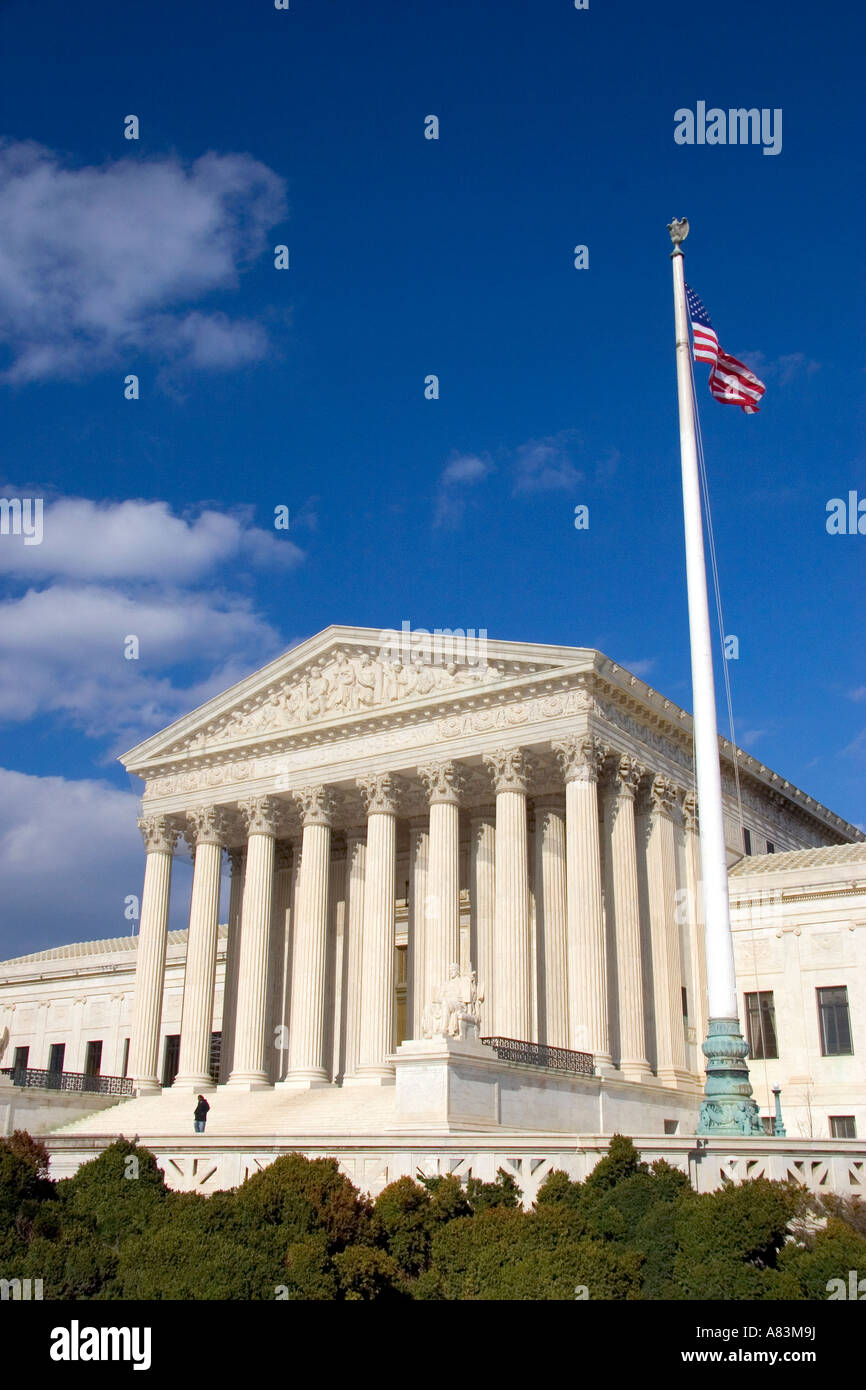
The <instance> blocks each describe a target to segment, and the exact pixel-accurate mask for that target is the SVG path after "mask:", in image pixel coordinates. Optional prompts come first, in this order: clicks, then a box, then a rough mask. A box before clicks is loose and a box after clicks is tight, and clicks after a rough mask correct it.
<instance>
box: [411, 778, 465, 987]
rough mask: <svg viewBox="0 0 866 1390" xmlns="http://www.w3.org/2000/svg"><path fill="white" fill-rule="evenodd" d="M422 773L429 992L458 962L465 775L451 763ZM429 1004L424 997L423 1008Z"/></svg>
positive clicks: (427, 983)
mask: <svg viewBox="0 0 866 1390" xmlns="http://www.w3.org/2000/svg"><path fill="white" fill-rule="evenodd" d="M418 773H419V775H420V777H421V779H422V781H423V782H424V785H425V786H426V788H427V796H428V799H429V802H430V846H429V856H428V861H427V902H426V911H425V917H426V923H427V930H426V933H425V935H426V953H425V954H426V962H427V963H426V966H425V972H424V973H425V977H426V987H427V990H428V991H429V990H431V989H437V988H438V987H439V986H440V985H441V984H443V983H444V982H445V980H447V978H448V967H449V966H450V965H451V964H452V962H455V961H456V963H457V964H458V965H459V964H460V792H461V790H462V788H463V784H464V779H463V774H462V771H461V769H460V768H459V767H458V765H457V764H456V763H453V762H440V763H432V764H431V765H430V766H428V767H419V769H418ZM429 1003H430V1000H429V999H426V998H425V999H424V1000H423V1002H422V1008H426V1007H427V1005H428V1004H429Z"/></svg>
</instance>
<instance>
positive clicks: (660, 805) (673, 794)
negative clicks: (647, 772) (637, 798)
mask: <svg viewBox="0 0 866 1390" xmlns="http://www.w3.org/2000/svg"><path fill="white" fill-rule="evenodd" d="M676 799H677V786H676V783H675V782H673V781H671V779H670V777H665V776H663V775H662V774H661V773H656V775H655V776H654V777H653V779H652V781H651V782H650V784H649V786H648V787H647V793H646V808H647V810H648V811H649V812H650V813H651V814H652V815H656V816H672V815H673V809H674V804H675V802H676Z"/></svg>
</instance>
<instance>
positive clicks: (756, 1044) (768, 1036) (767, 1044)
mask: <svg viewBox="0 0 866 1390" xmlns="http://www.w3.org/2000/svg"><path fill="white" fill-rule="evenodd" d="M746 1037H747V1038H748V1042H749V1052H750V1054H751V1056H752V1057H761V1058H763V1057H778V1055H779V1044H778V1042H777V1041H776V1010H775V1007H774V1005H773V991H772V990H771V989H765V990H761V991H760V992H759V993H757V994H747V995H746Z"/></svg>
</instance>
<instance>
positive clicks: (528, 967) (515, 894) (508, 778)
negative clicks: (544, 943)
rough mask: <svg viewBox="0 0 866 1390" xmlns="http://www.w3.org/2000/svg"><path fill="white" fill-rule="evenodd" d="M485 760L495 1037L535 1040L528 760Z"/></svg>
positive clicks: (508, 754)
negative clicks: (490, 811)
mask: <svg viewBox="0 0 866 1390" xmlns="http://www.w3.org/2000/svg"><path fill="white" fill-rule="evenodd" d="M485 761H486V762H487V764H488V766H489V767H490V768H491V770H492V772H493V777H494V785H495V787H496V910H495V928H494V934H495V941H494V965H493V976H494V986H493V988H494V997H495V1001H496V1005H495V1007H496V1012H495V1014H494V1033H495V1035H496V1036H497V1037H503V1038H517V1039H520V1040H531V1037H532V947H531V941H530V935H529V866H528V854H527V851H528V840H527V826H526V777H527V766H526V759H525V755H524V754H523V751H522V750H521V749H507V750H501V751H499V752H497V753H495V754H493V755H491V756H490V757H488V758H485Z"/></svg>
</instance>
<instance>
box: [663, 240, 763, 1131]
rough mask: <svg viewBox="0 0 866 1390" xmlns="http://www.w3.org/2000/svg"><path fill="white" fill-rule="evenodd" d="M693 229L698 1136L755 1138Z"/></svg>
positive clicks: (679, 327) (683, 338)
mask: <svg viewBox="0 0 866 1390" xmlns="http://www.w3.org/2000/svg"><path fill="white" fill-rule="evenodd" d="M688 230H689V227H688V222H687V221H686V220H685V218H683V219H680V220H677V219H674V221H673V222H672V223H671V224H670V226H669V227H668V231H669V232H670V235H671V240H672V241H673V243H674V249H673V251H672V253H671V260H672V262H673V280H674V316H675V323H676V358H677V395H678V399H679V423H680V456H681V460H682V487H683V522H684V527H685V542H686V585H687V589H688V606H689V635H690V640H691V661H692V703H693V714H694V739H695V779H696V782H697V799H698V818H699V828H700V845H701V869H702V878H703V906H704V922H705V932H706V943H707V992H708V995H709V1036H708V1038H707V1040H706V1042H705V1044H704V1048H703V1050H704V1055H705V1056H706V1058H707V1086H706V1099H705V1101H704V1104H703V1105H702V1106H701V1117H700V1122H699V1126H698V1133H699V1134H719V1135H723V1134H743V1133H746V1134H750V1133H756V1132H757V1133H763V1126H762V1124H761V1120H760V1116H759V1115H758V1110H757V1106H756V1105H755V1103H754V1101H753V1100H752V1098H751V1097H752V1088H751V1085H750V1083H749V1072H748V1067H747V1066H746V1062H745V1057H746V1052H747V1051H748V1048H747V1045H746V1043H745V1042H744V1040H743V1038H742V1035H741V1033H740V1024H739V1017H738V1010H737V981H736V974H735V970H734V939H733V935H732V933H731V916H730V907H729V903H728V864H727V851H726V848H725V827H724V818H723V812H722V778H721V770H720V766H719V733H718V725H717V722H716V690H715V680H714V676H713V648H712V638H711V633H710V607H709V600H708V597H707V568H706V558H705V555H704V527H703V514H702V510H701V491H700V478H699V474H698V449H697V439H696V434H695V412H694V400H693V396H692V368H691V343H690V340H689V323H688V313H687V309H686V287H685V276H684V273H683V251H682V242H683V241H684V240H685V238H686V237H687V236H688Z"/></svg>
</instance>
